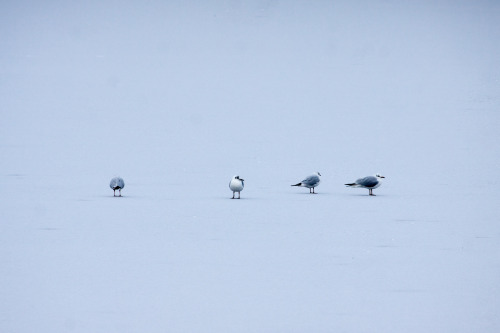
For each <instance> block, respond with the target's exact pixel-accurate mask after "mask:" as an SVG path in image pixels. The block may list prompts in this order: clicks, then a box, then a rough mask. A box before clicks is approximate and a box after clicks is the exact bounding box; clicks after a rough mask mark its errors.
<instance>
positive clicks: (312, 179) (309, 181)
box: [301, 175, 319, 186]
mask: <svg viewBox="0 0 500 333" xmlns="http://www.w3.org/2000/svg"><path fill="white" fill-rule="evenodd" d="M318 182H319V177H318V176H316V175H311V176H309V177H307V178H306V179H304V180H303V181H301V183H302V184H306V185H309V186H311V185H314V184H317V183H318Z"/></svg>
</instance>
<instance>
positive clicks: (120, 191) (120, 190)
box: [118, 189, 122, 197]
mask: <svg viewBox="0 0 500 333" xmlns="http://www.w3.org/2000/svg"><path fill="white" fill-rule="evenodd" d="M118 192H119V193H120V195H119V197H121V196H122V189H119V190H118Z"/></svg>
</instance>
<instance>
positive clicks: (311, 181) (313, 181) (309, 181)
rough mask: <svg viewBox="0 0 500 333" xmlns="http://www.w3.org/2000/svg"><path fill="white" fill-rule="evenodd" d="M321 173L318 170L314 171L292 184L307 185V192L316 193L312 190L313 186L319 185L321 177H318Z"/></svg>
mask: <svg viewBox="0 0 500 333" xmlns="http://www.w3.org/2000/svg"><path fill="white" fill-rule="evenodd" d="M320 176H321V174H320V173H319V172H316V173H314V174H312V175H310V176H308V177H307V178H306V179H304V180H303V181H301V182H300V183H297V184H295V185H292V186H300V187H307V188H308V189H309V193H314V194H315V193H316V192H314V188H315V187H316V186H318V185H319V183H320V182H321V179H320V178H319V177H320Z"/></svg>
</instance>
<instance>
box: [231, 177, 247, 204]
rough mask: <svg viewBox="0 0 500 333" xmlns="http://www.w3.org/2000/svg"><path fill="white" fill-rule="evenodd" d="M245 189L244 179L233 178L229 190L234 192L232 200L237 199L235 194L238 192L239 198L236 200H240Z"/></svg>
mask: <svg viewBox="0 0 500 333" xmlns="http://www.w3.org/2000/svg"><path fill="white" fill-rule="evenodd" d="M243 187H245V183H244V179H241V178H240V176H233V178H232V179H231V181H230V182H229V188H230V189H231V191H233V197H232V198H231V199H235V198H234V194H235V193H236V192H238V198H236V199H240V196H241V194H240V192H241V191H243Z"/></svg>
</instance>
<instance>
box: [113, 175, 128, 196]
mask: <svg viewBox="0 0 500 333" xmlns="http://www.w3.org/2000/svg"><path fill="white" fill-rule="evenodd" d="M109 187H111V189H112V190H113V196H114V197H115V196H116V190H118V193H119V195H118V196H119V197H121V196H122V188H124V187H125V182H124V181H123V179H122V178H120V177H115V178H113V179H111V182H110V183H109Z"/></svg>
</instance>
